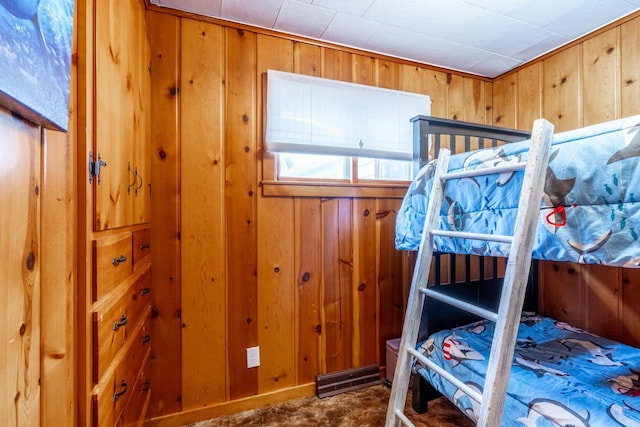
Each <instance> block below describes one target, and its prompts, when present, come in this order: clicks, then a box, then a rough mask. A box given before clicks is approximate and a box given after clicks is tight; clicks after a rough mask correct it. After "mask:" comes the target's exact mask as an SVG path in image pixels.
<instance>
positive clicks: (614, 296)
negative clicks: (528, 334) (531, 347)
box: [493, 14, 640, 346]
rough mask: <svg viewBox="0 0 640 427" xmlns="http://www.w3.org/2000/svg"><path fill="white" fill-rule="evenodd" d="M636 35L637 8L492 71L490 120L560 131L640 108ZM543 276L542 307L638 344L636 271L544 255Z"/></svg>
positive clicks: (639, 34) (639, 36)
mask: <svg viewBox="0 0 640 427" xmlns="http://www.w3.org/2000/svg"><path fill="white" fill-rule="evenodd" d="M639 42H640V17H639V16H638V15H637V14H636V16H633V17H631V18H630V19H628V20H626V21H621V22H620V23H618V24H616V25H615V26H610V27H607V28H606V29H604V30H603V31H600V32H597V33H595V34H593V35H591V36H590V37H588V38H586V39H584V40H582V41H580V42H579V43H574V44H573V45H571V46H569V47H568V48H566V49H564V50H562V51H559V52H556V53H555V54H553V55H550V56H547V57H545V58H543V59H542V60H541V61H538V62H535V63H533V64H530V65H528V66H526V67H524V68H521V69H519V70H517V71H516V72H513V73H510V74H508V75H505V76H503V77H501V78H499V79H497V80H496V81H495V82H494V85H493V105H494V124H496V125H502V126H509V127H517V128H520V129H529V128H530V127H531V125H532V123H533V120H534V119H536V118H538V117H544V118H546V119H547V120H549V121H551V122H552V123H553V124H554V125H555V130H556V132H562V131H566V130H571V129H575V128H579V127H582V126H587V125H591V124H595V123H600V122H604V121H608V120H613V119H617V118H622V117H626V116H629V115H633V114H640V81H639V79H640V69H639V68H638V61H639V60H640V51H638V47H637V46H638V45H639ZM540 276H541V279H542V283H541V294H540V295H541V299H540V306H541V311H542V312H543V313H545V314H547V315H550V316H552V317H555V318H557V319H561V320H565V321H568V322H571V323H572V324H574V325H578V326H582V327H584V328H586V329H588V330H590V331H592V332H594V333H597V334H601V335H605V336H608V337H611V338H613V339H618V340H622V341H624V342H627V343H629V344H633V345H636V346H637V345H640V329H638V328H637V325H638V321H639V320H640V310H639V309H638V308H637V304H635V303H634V302H635V301H637V299H638V296H639V295H640V286H638V285H640V271H638V270H630V269H618V268H608V267H599V266H591V265H589V266H585V265H577V264H570V263H551V262H547V263H544V265H543V266H542V267H541V275H540ZM558 284H562V286H559V285H558Z"/></svg>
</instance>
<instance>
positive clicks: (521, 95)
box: [516, 62, 542, 131]
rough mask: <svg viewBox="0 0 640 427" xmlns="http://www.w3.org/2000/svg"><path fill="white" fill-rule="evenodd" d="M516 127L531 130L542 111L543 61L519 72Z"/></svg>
mask: <svg viewBox="0 0 640 427" xmlns="http://www.w3.org/2000/svg"><path fill="white" fill-rule="evenodd" d="M516 78H517V88H516V90H517V99H518V104H517V117H516V127H517V128H518V129H522V130H528V131H530V130H531V129H532V127H533V122H534V120H536V119H538V118H540V117H541V113H542V98H541V96H542V91H541V90H540V88H541V84H542V63H540V62H536V63H534V64H531V65H530V66H528V67H526V68H523V69H522V70H520V71H518V73H517V76H516Z"/></svg>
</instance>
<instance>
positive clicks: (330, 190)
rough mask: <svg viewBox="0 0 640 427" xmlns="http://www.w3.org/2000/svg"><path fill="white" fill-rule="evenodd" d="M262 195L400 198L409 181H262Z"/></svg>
mask: <svg viewBox="0 0 640 427" xmlns="http://www.w3.org/2000/svg"><path fill="white" fill-rule="evenodd" d="M261 184H262V195H263V196H264V197H363V198H382V199H401V198H403V197H404V196H405V194H406V193H407V189H408V188H409V183H408V182H407V183H406V184H401V183H397V184H396V183H394V184H387V183H373V182H372V183H368V182H367V183H358V184H349V183H344V182H339V183H330V182H309V181H304V182H302V181H301V182H296V181H262V183H261Z"/></svg>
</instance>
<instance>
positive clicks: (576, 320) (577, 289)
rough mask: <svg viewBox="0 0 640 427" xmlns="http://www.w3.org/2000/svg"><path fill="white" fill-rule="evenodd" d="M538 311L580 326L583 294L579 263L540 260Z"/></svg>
mask: <svg viewBox="0 0 640 427" xmlns="http://www.w3.org/2000/svg"><path fill="white" fill-rule="evenodd" d="M541 264H543V266H542V267H541V273H540V276H541V283H540V294H541V295H540V297H539V300H540V313H541V314H544V315H546V316H549V317H552V318H554V319H556V320H561V321H563V322H567V323H570V324H572V325H574V326H577V327H580V326H581V325H582V319H583V314H582V313H583V310H584V304H583V301H584V296H583V291H582V286H581V283H580V282H581V277H580V265H579V264H573V263H568V262H558V263H557V262H549V261H543V262H541Z"/></svg>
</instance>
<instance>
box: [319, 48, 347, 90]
mask: <svg viewBox="0 0 640 427" xmlns="http://www.w3.org/2000/svg"><path fill="white" fill-rule="evenodd" d="M321 55H322V57H321V58H322V75H321V77H326V78H328V79H334V80H341V81H344V82H350V81H352V80H351V76H352V75H353V66H352V60H351V56H352V55H351V53H349V52H345V51H342V50H338V49H330V48H322V51H321Z"/></svg>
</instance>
